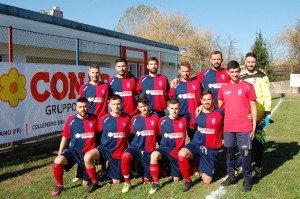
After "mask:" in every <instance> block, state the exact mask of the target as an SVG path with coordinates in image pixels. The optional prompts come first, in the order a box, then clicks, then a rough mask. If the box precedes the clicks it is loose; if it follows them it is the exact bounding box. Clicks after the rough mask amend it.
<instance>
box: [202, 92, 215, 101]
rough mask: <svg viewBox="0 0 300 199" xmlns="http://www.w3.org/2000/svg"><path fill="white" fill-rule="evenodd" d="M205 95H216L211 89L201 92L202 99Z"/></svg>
mask: <svg viewBox="0 0 300 199" xmlns="http://www.w3.org/2000/svg"><path fill="white" fill-rule="evenodd" d="M204 95H211V96H212V97H214V95H213V92H212V91H211V90H205V91H203V92H202V93H201V96H200V98H201V99H202V98H203V96H204Z"/></svg>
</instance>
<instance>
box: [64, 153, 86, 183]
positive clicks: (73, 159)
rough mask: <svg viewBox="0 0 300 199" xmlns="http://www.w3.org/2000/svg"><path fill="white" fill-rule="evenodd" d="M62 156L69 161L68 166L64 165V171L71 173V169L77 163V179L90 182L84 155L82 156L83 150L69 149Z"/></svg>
mask: <svg viewBox="0 0 300 199" xmlns="http://www.w3.org/2000/svg"><path fill="white" fill-rule="evenodd" d="M61 155H62V156H64V157H65V158H66V159H67V161H68V164H66V165H64V170H65V171H66V172H68V171H70V169H71V168H72V167H73V166H74V165H75V164H76V163H77V164H78V168H77V176H76V177H78V178H80V179H82V180H85V181H89V180H90V178H89V175H88V173H87V172H86V169H85V165H84V159H83V157H84V155H83V154H82V151H81V150H79V151H78V150H73V149H68V150H66V151H65V152H63V153H62V154H61Z"/></svg>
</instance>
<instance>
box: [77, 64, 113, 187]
mask: <svg viewBox="0 0 300 199" xmlns="http://www.w3.org/2000/svg"><path fill="white" fill-rule="evenodd" d="M88 75H89V79H90V81H89V82H88V83H86V84H83V85H82V86H81V87H80V89H79V96H80V97H85V98H86V99H87V100H88V101H89V113H92V114H95V115H96V116H97V117H98V118H100V117H101V116H102V115H105V114H107V107H108V106H107V105H108V95H109V86H108V84H106V83H104V82H101V81H100V67H99V66H97V65H96V64H93V65H91V66H90V69H89V72H88ZM96 136H97V138H96V141H97V142H96V144H97V146H99V145H100V136H101V134H97V135H96ZM105 170H106V165H105V164H103V165H101V171H102V172H103V173H105ZM77 180H79V178H78V175H77V176H76V178H75V179H73V182H76V181H77Z"/></svg>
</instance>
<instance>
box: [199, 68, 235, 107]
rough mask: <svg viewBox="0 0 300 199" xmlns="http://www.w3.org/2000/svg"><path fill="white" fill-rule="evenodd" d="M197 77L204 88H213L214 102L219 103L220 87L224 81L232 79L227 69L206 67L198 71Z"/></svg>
mask: <svg viewBox="0 0 300 199" xmlns="http://www.w3.org/2000/svg"><path fill="white" fill-rule="evenodd" d="M196 79H197V80H198V81H199V82H200V83H201V85H202V90H203V91H205V90H211V91H212V92H213V98H214V103H218V89H219V88H221V86H222V85H223V84H224V83H228V82H229V81H230V77H229V75H228V74H227V71H226V69H224V68H221V69H220V70H215V69H212V68H211V69H206V70H203V71H201V72H200V73H198V75H197V76H196Z"/></svg>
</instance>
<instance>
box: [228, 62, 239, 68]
mask: <svg viewBox="0 0 300 199" xmlns="http://www.w3.org/2000/svg"><path fill="white" fill-rule="evenodd" d="M235 68H240V64H239V62H237V61H235V60H231V61H229V62H228V63H227V70H229V69H235Z"/></svg>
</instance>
